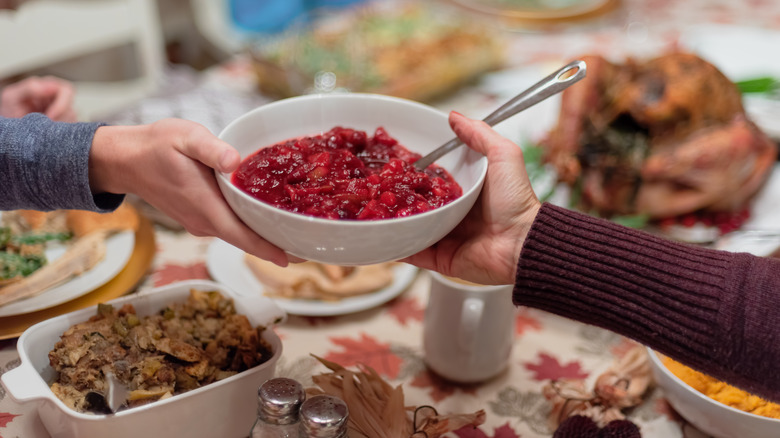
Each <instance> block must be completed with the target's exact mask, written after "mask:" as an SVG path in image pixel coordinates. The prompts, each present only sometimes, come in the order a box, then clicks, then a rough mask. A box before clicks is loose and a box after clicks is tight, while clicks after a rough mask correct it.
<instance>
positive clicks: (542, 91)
mask: <svg viewBox="0 0 780 438" xmlns="http://www.w3.org/2000/svg"><path fill="white" fill-rule="evenodd" d="M585 74H586V66H585V61H580V60H577V61H572V62H571V63H569V64H567V65H565V66H564V67H562V68H561V69H559V70H558V71H556V72H555V73H552V74H550V75H549V76H547V77H546V78H544V79H542V80H541V81H539V82H537V83H535V84H534V85H532V86H531V87H530V88H528V89H526V90H525V91H523V92H522V93H520V94H518V95H517V96H515V97H513V98H512V99H510V100H509V101H508V102H507V103H505V104H503V105H501V107H499V108H498V109H497V110H495V111H493V112H492V113H490V114H489V115H488V116H487V117H485V118H484V119H482V121H484V122H485V123H487V124H488V125H490V126H494V125H495V124H497V123H500V122H503V121H504V120H506V119H508V118H510V117H512V116H513V115H515V114H517V113H519V112H520V111H523V110H525V109H528V108H530V107H532V106H534V105H536V104H537V103H539V102H541V101H543V100H544V99H547V98H548V97H550V96H552V95H554V94H558V93H560V92H561V91H563V90H565V89H566V88H568V87H569V86H571V85H573V84H574V83H575V82H577V81H579V80H580V79H582V78H584V77H585ZM462 144H463V143H462V142H461V141H460V139H459V138H457V137H455V138H453V139H452V140H450V141H448V142H447V143H444V144H443V145H441V146H439V147H438V148H437V149H434V150H433V151H432V152H431V153H429V154H427V155H425V156H424V157H422V158H420V159H419V160H417V161H415V163H414V167H415V168H416V169H417V170H423V169H425V168H426V167H428V166H430V165H431V164H432V163H433V162H434V161H436V160H438V159H439V158H441V157H442V156H443V155H444V154H446V153H448V152H450V151H452V150H453V149H455V148H457V147H459V146H461V145H462Z"/></svg>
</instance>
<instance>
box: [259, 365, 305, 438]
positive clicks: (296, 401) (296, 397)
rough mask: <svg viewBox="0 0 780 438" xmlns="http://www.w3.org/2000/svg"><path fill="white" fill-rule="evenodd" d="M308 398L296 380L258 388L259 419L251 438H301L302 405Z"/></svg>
mask: <svg viewBox="0 0 780 438" xmlns="http://www.w3.org/2000/svg"><path fill="white" fill-rule="evenodd" d="M305 398H306V393H305V392H304V390H303V386H302V385H301V384H300V383H298V382H297V381H296V380H293V379H288V378H285V377H277V378H273V379H269V380H266V381H265V383H263V384H262V385H260V387H259V388H258V389H257V419H256V420H255V424H254V425H253V426H252V432H251V433H250V434H249V437H250V438H297V437H298V423H299V416H298V413H299V411H300V408H301V405H302V404H303V401H304V399H305Z"/></svg>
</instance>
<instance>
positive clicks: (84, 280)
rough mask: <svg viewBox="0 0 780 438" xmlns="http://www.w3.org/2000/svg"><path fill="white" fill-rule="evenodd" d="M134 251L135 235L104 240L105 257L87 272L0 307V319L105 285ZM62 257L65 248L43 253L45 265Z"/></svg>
mask: <svg viewBox="0 0 780 438" xmlns="http://www.w3.org/2000/svg"><path fill="white" fill-rule="evenodd" d="M134 247H135V232H133V231H123V232H121V233H117V234H114V235H112V236H111V237H109V238H108V239H107V240H106V256H105V257H104V258H103V260H101V261H100V262H98V263H97V264H96V265H95V266H94V267H93V268H92V269H90V270H89V271H87V272H85V273H83V274H81V275H79V276H76V277H73V278H71V279H70V280H68V281H65V282H63V283H60V284H59V285H57V286H54V287H52V288H50V289H47V290H46V291H44V292H41V293H39V294H38V295H35V296H32V297H29V298H24V299H21V300H18V301H13V302H10V303H8V304H6V305H4V306H0V317H5V316H14V315H20V314H23V313H30V312H36V311H38V310H43V309H47V308H49V307H53V306H56V305H58V304H62V303H65V302H67V301H70V300H72V299H75V298H78V297H80V296H82V295H84V294H86V293H89V292H91V291H93V290H95V289H96V288H98V287H100V286H102V285H104V284H106V283H107V282H108V281H109V280H111V279H112V278H114V277H115V276H116V275H117V274H118V273H119V272H120V271H121V270H122V269H123V268H124V267H125V265H127V262H128V260H130V256H131V255H132V254H133V248H134ZM64 253H65V247H64V246H61V245H54V246H52V247H51V248H49V249H47V250H46V257H47V258H48V260H49V262H52V261H54V260H56V259H57V258H58V257H60V256H62V255H63V254H64Z"/></svg>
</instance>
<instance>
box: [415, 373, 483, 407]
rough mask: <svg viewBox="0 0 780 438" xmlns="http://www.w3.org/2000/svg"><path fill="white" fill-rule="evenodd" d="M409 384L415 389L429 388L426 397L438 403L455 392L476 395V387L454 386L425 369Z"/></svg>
mask: <svg viewBox="0 0 780 438" xmlns="http://www.w3.org/2000/svg"><path fill="white" fill-rule="evenodd" d="M409 384H410V385H411V386H413V387H415V388H430V392H429V393H428V396H429V397H430V398H431V400H433V401H435V402H440V401H442V400H444V399H445V398H447V397H450V396H452V395H453V394H455V392H456V391H461V392H463V393H466V394H472V395H476V392H477V387H476V386H468V385H455V384H453V383H450V382H448V381H446V380H444V379H442V378H441V377H439V376H437V375H436V374H434V373H432V372H430V371H428V370H427V369H426V370H423V371H421V372H420V373H419V374H417V375H416V376H414V379H413V380H412V381H411V382H410V383H409Z"/></svg>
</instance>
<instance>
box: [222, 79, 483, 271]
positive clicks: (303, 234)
mask: <svg viewBox="0 0 780 438" xmlns="http://www.w3.org/2000/svg"><path fill="white" fill-rule="evenodd" d="M447 119H448V116H447V114H446V113H444V112H442V111H439V110H437V109H435V108H432V107H430V106H427V105H424V104H421V103H417V102H413V101H410V100H406V99H400V98H395V97H389V96H383V95H376V94H363V93H352V94H332V95H307V96H300V97H294V98H289V99H284V100H280V101H276V102H273V103H271V104H268V105H264V106H261V107H258V108H256V109H254V110H252V111H250V112H248V113H246V114H244V115H243V116H241V117H239V118H238V119H236V120H235V121H233V122H232V123H230V124H229V125H228V126H227V127H226V128H225V129H224V130H223V131H222V133H220V135H219V137H220V138H221V139H222V140H224V141H226V142H227V143H229V144H231V145H232V146H233V147H235V148H236V149H238V151H239V152H240V154H241V157H242V160H243V159H244V158H246V157H247V156H248V155H251V154H252V153H254V152H255V151H257V150H258V149H260V148H262V147H267V146H271V145H273V144H276V143H278V142H281V141H284V140H288V139H291V138H297V137H301V136H306V135H315V134H320V133H323V132H326V131H328V130H330V129H332V128H334V127H336V126H342V127H346V128H354V129H359V130H364V131H366V132H367V133H369V134H371V133H373V132H374V131H375V130H376V129H377V128H378V127H383V128H385V129H386V130H387V132H388V134H389V135H391V136H392V137H394V138H396V139H397V140H398V141H399V143H400V144H402V145H403V146H405V147H406V148H407V149H409V150H410V151H413V152H417V153H420V154H422V155H425V153H427V152H428V151H430V150H433V149H434V148H436V147H437V146H438V145H440V144H441V143H443V142H444V141H446V140H448V139H450V138H452V135H453V133H452V130H451V129H450V126H449V123H448V120H447ZM436 164H438V165H440V166H441V167H443V168H445V169H446V170H447V171H448V172H450V174H451V175H452V176H453V178H454V179H455V180H456V181H457V182H458V184H459V185H460V186H461V187H462V189H463V195H462V196H461V197H460V198H458V199H456V200H454V201H452V202H450V203H449V204H446V205H444V206H442V207H439V208H436V209H433V210H431V211H428V212H425V213H420V214H417V215H413V216H407V217H403V218H393V219H381V220H333V219H323V218H316V217H311V216H305V215H301V214H297V213H292V212H289V211H285V210H282V209H279V208H276V207H274V206H272V205H270V204H266V203H264V202H262V201H259V200H257V199H255V198H253V197H252V196H250V195H248V194H246V193H244V192H243V191H241V190H240V189H238V188H237V187H236V186H234V185H233V184H232V183H231V181H230V178H231V175H230V174H227V173H223V172H219V171H217V172H216V175H217V182H218V184H219V187H220V189H221V190H222V193H223V195H224V196H225V199H226V200H227V202H228V204H229V205H230V206H231V208H232V209H233V211H234V212H235V213H236V215H237V216H238V217H239V218H241V220H243V221H244V223H246V224H247V225H248V226H249V227H250V228H252V229H253V230H254V231H255V232H256V233H258V234H259V235H260V236H261V237H263V238H264V239H266V240H268V241H269V242H271V243H273V244H274V245H276V246H278V247H280V248H281V249H283V250H285V251H286V252H288V253H290V254H292V255H294V256H296V257H300V258H303V259H307V260H313V261H318V262H321V263H329V264H338V265H365V264H373V263H381V262H386V261H392V260H398V259H401V258H403V257H406V256H409V255H412V254H414V253H417V252H419V251H421V250H423V249H425V248H427V247H428V246H430V245H432V244H434V243H435V242H437V241H438V240H439V239H441V238H442V237H444V236H445V235H446V234H447V233H449V232H450V231H451V230H452V229H453V228H455V226H456V225H457V224H458V223H460V221H461V220H462V219H463V218H464V217H465V216H466V214H467V213H468V211H469V210H470V209H471V207H472V206H473V205H474V203H475V202H476V199H477V197H478V196H479V193H480V191H481V189H482V185H483V183H484V180H485V175H486V173H487V159H486V158H485V157H484V156H482V155H481V154H479V153H477V152H474V151H472V150H471V149H469V148H467V147H464V148H460V149H459V150H457V151H453V152H451V153H450V154H448V155H447V156H445V157H443V158H441V159H440V160H439V161H437V163H436Z"/></svg>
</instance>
